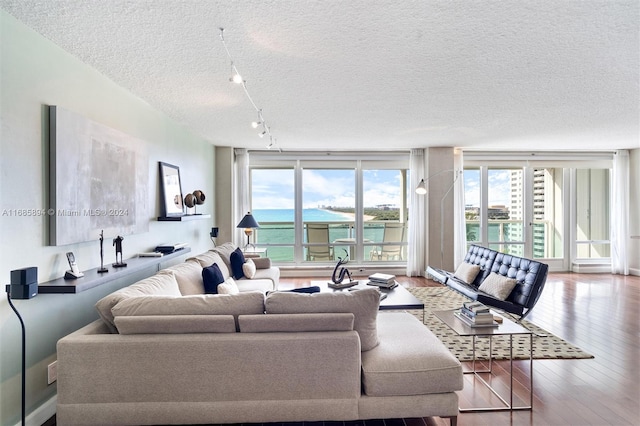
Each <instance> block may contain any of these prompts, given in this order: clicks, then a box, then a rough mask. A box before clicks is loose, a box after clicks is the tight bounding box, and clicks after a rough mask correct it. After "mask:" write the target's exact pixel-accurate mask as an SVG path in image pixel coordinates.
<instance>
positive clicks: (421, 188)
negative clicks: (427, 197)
mask: <svg viewBox="0 0 640 426" xmlns="http://www.w3.org/2000/svg"><path fill="white" fill-rule="evenodd" d="M426 193H427V186H426V185H425V183H424V179H422V180H421V181H420V183H419V184H418V187H417V188H416V194H420V195H424V194H426Z"/></svg>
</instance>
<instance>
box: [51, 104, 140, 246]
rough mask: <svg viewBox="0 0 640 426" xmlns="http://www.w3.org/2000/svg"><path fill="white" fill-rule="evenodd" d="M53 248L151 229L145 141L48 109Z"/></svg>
mask: <svg viewBox="0 0 640 426" xmlns="http://www.w3.org/2000/svg"><path fill="white" fill-rule="evenodd" d="M49 124H50V129H49V142H50V145H49V156H50V209H49V212H50V238H49V240H50V241H49V242H50V245H56V246H60V245H66V244H74V243H79V242H84V241H92V240H97V239H98V237H99V236H100V232H101V231H102V230H104V236H105V237H115V236H117V235H131V234H138V233H143V232H147V231H148V230H149V206H148V204H149V201H148V194H147V193H148V188H149V185H148V181H149V161H148V156H147V144H146V142H145V141H142V140H140V139H137V138H134V137H132V136H129V135H126V134H124V133H122V132H120V131H117V130H115V129H112V128H110V127H107V126H104V125H102V124H99V123H96V122H94V121H92V120H89V119H87V118H86V117H83V116H81V115H79V114H76V113H74V112H71V111H68V110H65V109H63V108H60V107H58V106H50V107H49Z"/></svg>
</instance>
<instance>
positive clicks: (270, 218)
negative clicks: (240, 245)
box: [252, 209, 351, 223]
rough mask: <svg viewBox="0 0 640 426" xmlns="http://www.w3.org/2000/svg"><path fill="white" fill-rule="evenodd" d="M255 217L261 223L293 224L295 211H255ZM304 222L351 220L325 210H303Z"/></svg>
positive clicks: (340, 214)
mask: <svg viewBox="0 0 640 426" xmlns="http://www.w3.org/2000/svg"><path fill="white" fill-rule="evenodd" d="M252 214H253V217H254V218H255V219H256V220H257V221H258V223H260V222H293V219H294V209H255V210H253V212H252ZM302 220H303V221H304V222H340V221H345V220H351V216H350V215H348V214H346V213H339V212H333V211H330V210H325V209H303V210H302Z"/></svg>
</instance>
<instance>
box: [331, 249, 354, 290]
mask: <svg viewBox="0 0 640 426" xmlns="http://www.w3.org/2000/svg"><path fill="white" fill-rule="evenodd" d="M342 250H344V253H345V255H346V256H345V257H344V259H343V258H341V257H338V263H337V264H336V267H335V268H334V269H333V275H331V281H333V283H334V284H340V283H342V281H343V280H344V276H345V275H346V276H347V277H349V281H351V273H350V272H349V270H348V269H347V268H344V267H343V268H340V266H341V265H344V264H346V263H348V262H349V252H348V251H347V250H345V249H342ZM338 268H340V272H339V273H338ZM336 273H338V276H337V277H336Z"/></svg>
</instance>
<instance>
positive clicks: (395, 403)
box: [56, 252, 462, 425]
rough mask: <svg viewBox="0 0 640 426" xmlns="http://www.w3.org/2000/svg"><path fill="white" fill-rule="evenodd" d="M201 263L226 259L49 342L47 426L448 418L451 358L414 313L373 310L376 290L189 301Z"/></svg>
mask: <svg viewBox="0 0 640 426" xmlns="http://www.w3.org/2000/svg"><path fill="white" fill-rule="evenodd" d="M214 255H216V256H217V257H216V256H214ZM212 259H215V260H216V261H217V262H219V261H222V262H223V263H224V259H223V256H220V254H219V253H215V252H207V253H203V254H201V255H199V256H196V257H195V258H192V259H189V260H187V261H186V262H184V263H185V264H189V265H188V266H184V265H176V266H174V267H172V268H168V270H163V271H160V272H159V273H157V274H156V275H154V276H152V277H149V278H147V279H145V280H142V281H140V282H138V283H135V284H133V285H131V286H129V287H126V288H124V289H122V290H119V291H117V292H115V293H112V294H111V295H109V296H107V297H105V298H103V299H102V300H100V301H99V302H98V303H97V305H96V307H97V309H98V311H99V312H100V316H101V319H100V320H97V321H95V322H93V323H91V324H89V325H87V326H85V327H84V328H82V329H80V330H78V331H76V332H74V333H72V334H70V335H68V336H66V337H64V338H62V339H61V340H60V341H59V342H58V348H57V349H58V354H57V356H58V406H57V417H56V420H57V423H58V424H60V425H72V424H92V425H95V424H122V425H134V424H136V425H137V424H207V423H209V424H211V423H263V422H284V421H322V420H356V419H374V418H399V417H423V416H442V417H451V423H452V424H455V420H456V415H457V413H458V398H457V394H456V393H455V391H456V390H460V389H461V388H462V369H461V366H460V363H459V362H458V360H457V359H456V358H455V357H453V355H451V353H450V352H449V351H448V350H447V349H446V348H445V347H444V345H442V343H441V342H440V341H439V340H438V339H437V338H436V337H435V336H434V335H433V333H431V332H430V331H429V330H428V329H427V328H426V327H425V326H424V325H422V324H421V323H420V322H419V321H418V320H417V319H416V318H415V317H414V316H413V315H411V314H408V313H405V312H387V313H379V311H378V305H379V296H378V292H377V290H376V289H373V288H372V289H366V290H360V291H353V292H349V291H344V292H336V293H316V294H299V293H290V292H281V291H271V292H269V293H268V294H267V295H265V293H264V292H263V291H256V290H249V291H238V292H235V291H232V292H231V294H220V295H205V294H202V293H196V290H197V289H198V288H199V287H198V286H199V285H200V284H198V283H194V281H197V278H196V274H195V273H194V271H193V270H192V269H193V268H192V266H194V265H195V264H198V265H199V266H200V268H202V265H206V264H207V262H209V261H211V260H212ZM276 269H277V268H276ZM263 274H265V276H264V277H262V278H258V279H264V280H267V281H270V282H271V285H272V288H271V289H268V290H273V289H275V288H277V272H275V271H271V272H268V270H266V271H265V272H263ZM270 274H271V275H270ZM267 275H268V276H270V277H271V278H275V279H276V281H271V278H268V277H267ZM188 277H190V278H188ZM254 278H255V277H254ZM190 280H192V281H190ZM238 281H242V280H238ZM246 281H252V280H246ZM225 284H227V282H226V281H225ZM235 284H236V285H237V287H238V288H241V287H242V285H243V284H246V286H247V287H248V288H251V287H252V286H255V285H256V283H251V282H247V283H241V282H237V283H235ZM263 284H268V283H266V282H264V283H263ZM231 285H233V284H232V283H231ZM183 292H184V293H183Z"/></svg>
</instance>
